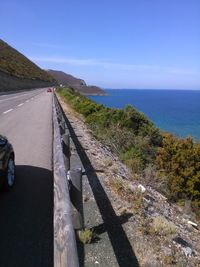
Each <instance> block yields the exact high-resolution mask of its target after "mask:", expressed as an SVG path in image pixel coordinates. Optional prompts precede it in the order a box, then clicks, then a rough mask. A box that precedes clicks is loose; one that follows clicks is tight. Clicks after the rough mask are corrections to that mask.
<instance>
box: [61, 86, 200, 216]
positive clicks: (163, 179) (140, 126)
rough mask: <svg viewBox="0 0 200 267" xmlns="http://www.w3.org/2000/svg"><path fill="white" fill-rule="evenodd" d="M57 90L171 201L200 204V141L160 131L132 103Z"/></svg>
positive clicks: (196, 208) (100, 136)
mask: <svg viewBox="0 0 200 267" xmlns="http://www.w3.org/2000/svg"><path fill="white" fill-rule="evenodd" d="M58 93H59V94H60V95H61V96H62V97H63V98H64V99H65V100H66V101H67V102H68V103H70V105H71V106H72V107H73V108H74V109H75V110H76V111H77V112H79V113H81V114H82V115H83V116H84V117H85V122H86V123H87V124H88V126H89V128H90V129H91V130H92V131H93V134H94V135H95V136H96V137H97V138H98V139H99V140H101V141H102V142H103V143H104V144H106V145H108V146H109V147H110V148H111V149H112V150H113V152H115V153H116V154H117V155H118V156H119V157H120V158H121V159H122V161H123V162H124V163H125V164H127V165H128V166H129V168H130V169H131V170H132V172H133V174H139V175H140V177H141V176H143V177H147V176H148V179H149V177H150V179H151V181H150V182H151V184H153V185H154V186H155V187H156V188H157V189H160V190H162V192H164V193H165V195H166V196H167V197H168V199H169V200H171V201H179V202H180V201H185V200H188V199H189V200H190V201H191V203H192V207H193V209H194V211H196V212H198V210H199V207H200V144H199V143H194V142H193V140H192V139H191V138H187V139H180V138H177V137H174V136H173V135H170V134H163V133H161V132H160V131H159V130H158V129H157V128H156V127H155V126H154V125H153V123H152V122H150V121H149V120H148V118H146V116H145V115H144V114H142V113H140V112H138V111H137V110H136V109H134V108H133V107H132V106H130V105H128V106H126V107H125V108H124V109H111V108H107V107H105V106H103V105H100V104H97V103H95V102H93V101H92V100H90V99H88V98H86V97H84V96H82V95H80V94H79V93H77V92H74V91H73V90H70V89H68V90H66V88H60V89H58Z"/></svg>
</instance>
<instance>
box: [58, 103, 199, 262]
mask: <svg viewBox="0 0 200 267" xmlns="http://www.w3.org/2000/svg"><path fill="white" fill-rule="evenodd" d="M60 102H61V104H62V106H63V109H64V111H65V112H66V115H67V117H68V119H69V121H70V122H71V124H72V126H73V128H74V131H75V133H76V136H77V138H78V140H79V142H80V148H79V149H80V150H81V152H80V153H79V154H80V157H81V160H82V164H83V167H84V169H85V174H86V175H84V177H83V201H84V205H83V212H84V221H85V227H86V228H89V229H92V230H93V233H94V235H93V236H94V238H93V241H92V242H91V243H90V244H86V245H82V244H80V243H79V245H78V247H79V257H80V262H81V265H82V266H86V267H89V266H105V267H109V266H113V267H114V266H121V267H122V266H123V267H126V266H127V267H128V266H146V267H147V266H148V267H150V266H152V267H155V266H158V267H161V266H176V267H187V266H191V267H193V266H195V267H196V266H200V226H199V224H198V223H197V221H195V219H196V218H195V216H194V215H193V214H192V213H191V212H189V211H187V209H183V208H181V207H179V206H177V205H172V204H170V203H169V202H168V201H167V199H166V198H165V197H164V196H163V195H162V194H160V193H159V192H157V191H156V190H154V189H153V188H152V187H151V186H150V185H148V183H146V182H145V181H144V179H142V180H140V179H133V176H132V175H131V173H130V172H129V170H128V169H127V168H126V166H125V165H124V164H122V163H121V162H120V160H119V159H118V157H116V156H115V155H113V153H112V152H111V151H110V149H109V148H108V147H105V146H104V145H103V144H101V143H100V142H99V141H97V140H96V139H95V137H94V136H93V135H92V133H91V132H90V130H89V129H88V128H87V126H86V125H85V123H84V120H83V118H82V117H81V116H80V115H79V114H77V113H76V112H74V110H72V109H71V108H70V106H69V105H67V104H65V103H64V102H63V101H62V100H61V99H60ZM147 178H148V177H147ZM141 181H143V182H141ZM193 222H194V223H197V225H196V224H192V223H193Z"/></svg>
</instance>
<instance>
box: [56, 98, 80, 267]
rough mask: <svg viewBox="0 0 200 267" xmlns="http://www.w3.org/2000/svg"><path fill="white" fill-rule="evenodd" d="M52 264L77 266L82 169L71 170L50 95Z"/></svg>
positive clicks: (67, 145) (65, 135) (60, 121)
mask: <svg viewBox="0 0 200 267" xmlns="http://www.w3.org/2000/svg"><path fill="white" fill-rule="evenodd" d="M53 131H54V133H53V171H54V267H78V266H79V260H78V254H77V247H76V240H75V232H74V228H76V229H81V228H82V227H83V222H82V216H81V212H79V211H78V210H79V206H80V202H81V199H82V195H81V194H82V192H81V191H82V180H81V178H82V170H81V168H78V169H74V170H70V136H69V132H68V130H67V126H66V123H65V119H64V112H63V110H62V107H61V105H60V103H59V101H58V99H57V97H56V95H55V94H54V97H53Z"/></svg>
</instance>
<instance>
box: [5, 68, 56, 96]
mask: <svg viewBox="0 0 200 267" xmlns="http://www.w3.org/2000/svg"><path fill="white" fill-rule="evenodd" d="M51 85H52V83H51V82H45V81H41V80H32V79H26V78H19V77H15V76H12V75H10V74H8V73H5V72H3V71H0V92H4V91H5V92H6V91H11V90H16V89H17V90H22V89H30V88H40V87H48V86H51Z"/></svg>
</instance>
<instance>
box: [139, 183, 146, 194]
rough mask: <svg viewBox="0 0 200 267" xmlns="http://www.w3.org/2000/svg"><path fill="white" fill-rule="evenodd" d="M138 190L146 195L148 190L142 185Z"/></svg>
mask: <svg viewBox="0 0 200 267" xmlns="http://www.w3.org/2000/svg"><path fill="white" fill-rule="evenodd" d="M138 189H140V191H141V192H142V193H144V192H145V191H146V188H145V187H144V186H143V185H141V184H139V185H138Z"/></svg>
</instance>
